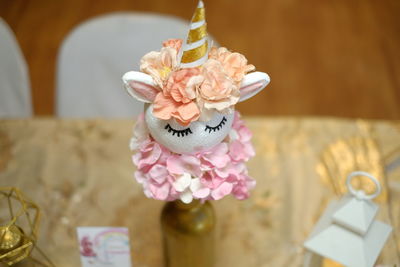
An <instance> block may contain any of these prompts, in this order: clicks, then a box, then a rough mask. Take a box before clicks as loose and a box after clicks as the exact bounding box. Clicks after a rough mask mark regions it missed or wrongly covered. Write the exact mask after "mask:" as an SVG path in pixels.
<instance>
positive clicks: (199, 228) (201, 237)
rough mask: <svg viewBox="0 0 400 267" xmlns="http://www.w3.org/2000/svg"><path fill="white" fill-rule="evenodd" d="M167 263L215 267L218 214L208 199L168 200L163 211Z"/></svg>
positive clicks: (181, 266) (172, 266)
mask: <svg viewBox="0 0 400 267" xmlns="http://www.w3.org/2000/svg"><path fill="white" fill-rule="evenodd" d="M161 227H162V232H163V239H164V260H165V266H166V267H189V266H190V267H213V266H214V262H215V254H214V253H215V251H214V248H215V247H214V242H215V214H214V210H213V207H212V206H211V204H210V203H209V202H205V203H204V204H201V203H200V201H198V200H193V202H192V203H190V204H184V203H183V202H181V201H175V202H168V203H166V204H165V206H164V208H163V211H162V214H161Z"/></svg>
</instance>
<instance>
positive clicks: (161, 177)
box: [148, 164, 168, 184]
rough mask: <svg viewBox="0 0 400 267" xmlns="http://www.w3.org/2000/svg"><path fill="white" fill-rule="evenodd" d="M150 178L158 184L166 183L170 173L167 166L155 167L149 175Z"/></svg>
mask: <svg viewBox="0 0 400 267" xmlns="http://www.w3.org/2000/svg"><path fill="white" fill-rule="evenodd" d="M148 175H149V177H150V178H151V179H152V180H154V181H155V182H156V183H158V184H162V183H164V182H165V180H166V179H167V176H168V171H167V168H165V166H162V165H161V164H157V165H154V166H153V167H152V168H151V169H150V171H149V173H148Z"/></svg>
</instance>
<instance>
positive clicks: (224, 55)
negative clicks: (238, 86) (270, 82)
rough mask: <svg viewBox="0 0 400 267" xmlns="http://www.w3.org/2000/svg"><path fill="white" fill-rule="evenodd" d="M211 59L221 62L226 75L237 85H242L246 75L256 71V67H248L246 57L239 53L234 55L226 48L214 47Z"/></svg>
mask: <svg viewBox="0 0 400 267" xmlns="http://www.w3.org/2000/svg"><path fill="white" fill-rule="evenodd" d="M209 58H211V59H216V60H218V61H219V62H221V64H222V67H223V68H224V69H225V73H226V74H228V75H229V76H230V77H231V78H232V79H233V80H234V81H235V82H236V83H240V82H241V81H242V79H243V78H244V76H245V75H246V73H248V72H250V71H253V70H255V67H254V65H247V59H246V58H245V56H243V55H242V54H239V53H232V52H230V51H229V50H228V49H226V48H225V47H220V48H217V47H215V46H214V47H212V48H211V49H210V53H209Z"/></svg>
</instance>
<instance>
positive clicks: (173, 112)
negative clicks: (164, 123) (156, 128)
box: [153, 68, 203, 126]
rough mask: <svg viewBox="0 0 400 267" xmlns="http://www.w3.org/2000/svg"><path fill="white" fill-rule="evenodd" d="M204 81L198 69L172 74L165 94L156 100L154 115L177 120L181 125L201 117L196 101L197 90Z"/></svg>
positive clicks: (159, 94) (164, 90)
mask: <svg viewBox="0 0 400 267" xmlns="http://www.w3.org/2000/svg"><path fill="white" fill-rule="evenodd" d="M202 81H203V77H202V76H201V75H200V70H199V69H198V68H187V69H181V70H178V71H174V72H172V74H171V75H170V77H169V78H168V81H167V82H166V84H165V86H164V88H163V92H160V93H158V95H157V96H156V99H155V100H154V106H153V114H154V116H156V117H157V118H159V119H162V120H169V119H170V118H175V119H176V120H177V121H178V122H179V123H180V124H182V125H185V126H186V125H188V124H190V123H191V122H192V121H195V120H197V119H198V118H199V116H200V110H199V108H198V106H197V105H196V103H195V102H194V99H195V98H196V88H197V87H198V86H199V84H200V83H201V82H202Z"/></svg>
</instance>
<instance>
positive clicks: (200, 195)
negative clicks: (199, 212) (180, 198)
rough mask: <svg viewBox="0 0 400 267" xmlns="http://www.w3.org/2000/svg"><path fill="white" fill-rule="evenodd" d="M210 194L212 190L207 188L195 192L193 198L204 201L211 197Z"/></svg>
mask: <svg viewBox="0 0 400 267" xmlns="http://www.w3.org/2000/svg"><path fill="white" fill-rule="evenodd" d="M210 192H211V190H210V188H207V187H205V188H202V189H199V190H197V191H195V192H193V196H194V197H195V198H198V199H204V198H206V197H208V196H209V195H210Z"/></svg>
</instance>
